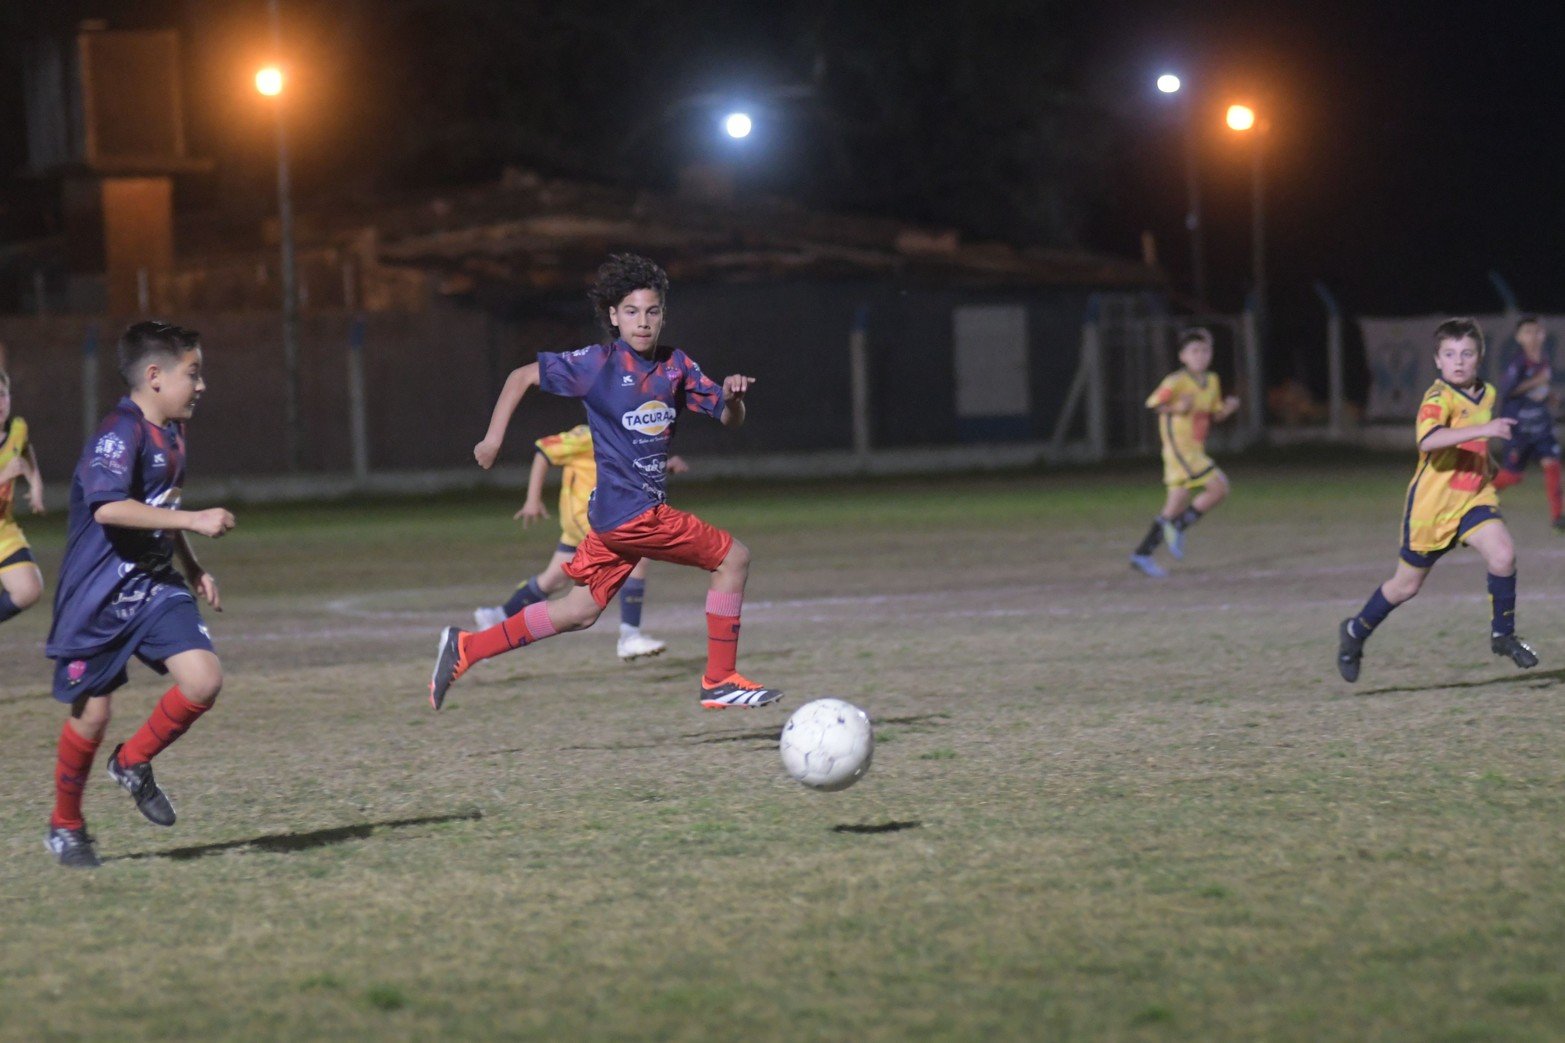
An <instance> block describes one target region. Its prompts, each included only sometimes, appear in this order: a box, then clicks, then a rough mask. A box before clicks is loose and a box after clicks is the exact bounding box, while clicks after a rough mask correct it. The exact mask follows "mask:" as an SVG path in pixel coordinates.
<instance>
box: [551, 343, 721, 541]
mask: <svg viewBox="0 0 1565 1043" xmlns="http://www.w3.org/2000/svg"><path fill="white" fill-rule="evenodd" d="M538 386H539V387H541V388H542V389H543V390H545V391H547V392H549V393H550V394H551V395H559V396H561V397H563V398H579V399H582V400H583V402H584V404H585V405H586V407H587V423H588V425H589V426H590V427H591V428H592V441H593V455H594V456H595V457H596V458H597V461H598V487H597V489H596V490H595V491H594V492H593V494H592V502H591V503H590V504H589V505H588V507H587V518H588V520H589V521H590V522H591V523H592V527H593V528H594V529H596V530H597V531H598V532H607V531H608V530H610V529H613V528H616V527H617V526H619V525H622V524H624V523H625V522H627V521H630V520H631V519H632V518H634V517H636V516H637V515H639V514H642V513H643V512H645V511H648V510H650V509H651V508H653V507H656V506H657V505H658V504H660V503H662V502H663V501H664V499H665V494H664V483H665V481H666V477H667V469H668V447H669V443H670V442H671V441H672V440H673V437H674V427H675V425H676V424H677V422H678V420H679V414H680V410H681V409H689V410H692V411H694V412H697V413H705V414H706V415H707V416H710V417H715V418H720V417H721V416H722V414H723V389H722V387H720V386H719V385H717V384H715V383H713V382H712V380H711V379H710V378H709V377H707V375H706V374H704V373H702V372H701V367H700V366H698V365H696V363H695V362H694V360H692V359H691V358H690V356H688V355H686V354H685V353H684V352H683V351H680V350H679V349H678V348H671V347H660V348H658V349H657V351H656V353H655V354H654V355H653V357H651V358H643V357H642V356H641V355H640V354H638V353H637V352H636V350H635V349H634V348H632V347H631V346H630V345H629V344H626V343H625V342H624V341H623V340H616V341H615V342H614V343H612V344H590V345H588V346H587V347H585V348H580V349H578V350H576V351H566V352H552V351H544V352H539V353H538Z"/></svg>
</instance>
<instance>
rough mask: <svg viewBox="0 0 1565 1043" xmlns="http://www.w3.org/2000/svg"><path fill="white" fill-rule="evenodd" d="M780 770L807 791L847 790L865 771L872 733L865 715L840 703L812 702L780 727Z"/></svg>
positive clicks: (872, 746) (870, 754) (846, 704)
mask: <svg viewBox="0 0 1565 1043" xmlns="http://www.w3.org/2000/svg"><path fill="white" fill-rule="evenodd" d="M780 745H781V752H782V762H783V767H784V768H787V769H788V774H789V775H792V776H793V777H794V778H795V779H797V780H798V781H800V782H802V783H804V784H805V785H806V786H808V787H810V788H811V789H818V790H826V791H832V790H841V789H847V788H848V787H849V786H851V785H853V784H854V783H855V782H857V781H859V779H861V778H863V777H864V773H865V772H866V771H869V762H870V758H871V757H872V756H873V755H874V753H875V732H874V730H873V729H871V728H870V724H869V714H867V713H865V712H864V711H863V710H860V709H859V708H858V707H857V706H854V705H853V704H852V703H849V702H844V701H843V700H841V699H816V700H815V701H814V702H810V703H805V704H804V705H803V706H801V707H799V708H798V709H797V710H795V711H794V712H793V716H792V717H790V718H788V723H787V724H785V725H783V730H782V742H781V744H780Z"/></svg>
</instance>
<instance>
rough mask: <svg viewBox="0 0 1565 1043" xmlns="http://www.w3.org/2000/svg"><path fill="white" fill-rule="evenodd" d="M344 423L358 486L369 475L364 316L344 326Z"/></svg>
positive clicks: (358, 316)
mask: <svg viewBox="0 0 1565 1043" xmlns="http://www.w3.org/2000/svg"><path fill="white" fill-rule="evenodd" d="M348 424H349V433H350V435H351V437H352V440H353V477H354V478H355V479H356V480H357V481H358V482H359V483H360V484H361V485H362V484H363V483H364V481H365V480H366V479H367V478H369V474H370V447H369V421H368V419H367V413H366V410H365V407H364V316H362V315H355V316H354V317H353V324H352V325H351V326H349V327H348Z"/></svg>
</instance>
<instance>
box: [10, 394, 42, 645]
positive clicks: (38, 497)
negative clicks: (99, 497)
mask: <svg viewBox="0 0 1565 1043" xmlns="http://www.w3.org/2000/svg"><path fill="white" fill-rule="evenodd" d="M18 478H25V479H27V504H28V506H29V507H31V508H32V511H33V513H34V514H42V513H43V475H42V474H41V473H39V470H38V454H37V453H36V452H34V450H33V443H32V442H31V441H30V440H29V439H28V437H27V421H25V420H23V419H22V418H21V417H19V416H15V415H13V414H12V412H11V378H10V377H9V376H7V375H6V372H5V370H3V369H0V623H4V622H5V621H6V620H8V619H12V618H14V617H15V616H18V615H20V614H21V613H23V612H25V611H26V610H27V609H29V608H31V607H32V606H33V605H35V604H36V603H37V602H38V598H39V597H40V596H41V595H42V594H43V573H42V572H39V571H38V563H37V560H36V559H35V558H34V557H33V550H32V548H31V547H29V546H28V545H27V537H26V535H24V534H23V532H22V527H21V526H20V525H18V524H16V480H17V479H18Z"/></svg>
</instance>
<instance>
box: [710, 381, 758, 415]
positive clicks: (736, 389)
mask: <svg viewBox="0 0 1565 1043" xmlns="http://www.w3.org/2000/svg"><path fill="white" fill-rule="evenodd" d="M754 383H755V378H754V377H746V376H741V375H739V374H738V373H735V374H734V375H733V376H729V377H724V378H723V415H722V416H720V417H718V418H717V419H718V420H719V421H721V423H722V425H723V426H724V427H729V428H733V427H738V426H739V425H740V424H743V423H744V418H745V408H744V396H745V392H747V391H749V390H750V387H751V385H753V384H754Z"/></svg>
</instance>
